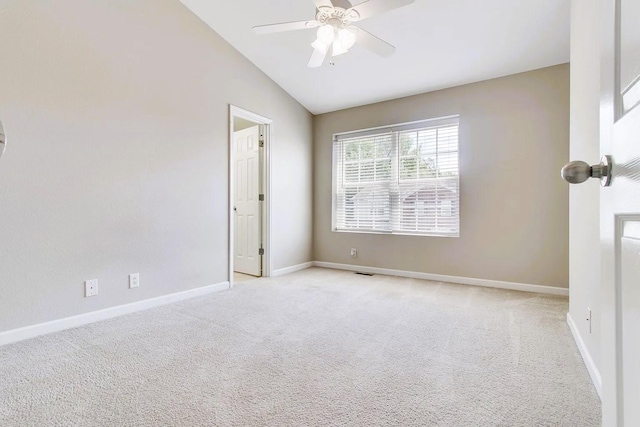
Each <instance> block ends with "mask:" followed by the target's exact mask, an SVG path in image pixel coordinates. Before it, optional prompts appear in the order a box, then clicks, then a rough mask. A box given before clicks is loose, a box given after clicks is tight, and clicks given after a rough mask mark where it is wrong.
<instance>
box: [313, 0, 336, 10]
mask: <svg viewBox="0 0 640 427" xmlns="http://www.w3.org/2000/svg"><path fill="white" fill-rule="evenodd" d="M313 2H314V3H315V4H316V8H318V9H320V8H321V7H333V5H332V4H331V0H313Z"/></svg>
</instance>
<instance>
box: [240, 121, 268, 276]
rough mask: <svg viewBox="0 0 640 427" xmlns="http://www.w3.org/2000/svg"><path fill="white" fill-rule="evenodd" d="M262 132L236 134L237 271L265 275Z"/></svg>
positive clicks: (245, 131) (249, 130)
mask: <svg viewBox="0 0 640 427" xmlns="http://www.w3.org/2000/svg"><path fill="white" fill-rule="evenodd" d="M259 139H260V129H259V127H258V126H255V127H252V128H249V129H245V130H241V131H238V132H235V133H234V149H235V150H234V162H235V171H236V176H235V188H234V190H235V191H234V198H235V200H234V206H235V209H234V212H235V230H234V231H235V233H234V252H235V254H234V270H235V271H238V272H240V273H245V274H251V275H253V276H261V275H262V257H261V256H260V255H259V249H260V233H261V229H260V202H259V200H258V195H259V192H260V142H259Z"/></svg>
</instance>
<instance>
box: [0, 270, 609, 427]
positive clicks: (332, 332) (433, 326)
mask: <svg viewBox="0 0 640 427" xmlns="http://www.w3.org/2000/svg"><path fill="white" fill-rule="evenodd" d="M567 309H568V306H567V299H566V298H563V297H554V296H546V295H536V294H529V293H521V292H512V291H503V290H496V289H485V288H478V287H469V286H463V285H451V284H441V283H435V282H426V281H420V280H412V279H401V278H391V277H386V276H374V277H365V276H358V275H355V274H353V273H349V272H339V271H332V270H326V269H318V268H314V269H309V270H305V271H302V272H299V273H295V274H291V275H288V276H284V277H280V278H277V279H258V280H253V281H250V282H246V283H242V284H238V285H237V286H236V287H235V288H234V289H232V290H230V291H224V292H221V293H217V294H213V295H210V296H206V297H201V298H197V299H192V300H189V301H185V302H182V303H178V304H174V305H170V306H165V307H160V308H156V309H152V310H149V311H145V312H140V313H136V314H132V315H128V316H124V317H120V318H116V319H112V320H109V321H104V322H100V323H96V324H92V325H88V326H85V327H81V328H77V329H74V330H69V331H64V332H61V333H56V334H52V335H48V336H44V337H40V338H36V339H33V340H29V341H25V342H21V343H16V344H13V345H9V346H4V347H0V425H2V426H94V425H99V426H211V425H218V426H576V427H586V426H596V425H600V402H599V400H598V397H597V394H596V393H595V390H594V388H593V386H592V384H591V383H590V380H589V377H588V374H587V371H586V369H585V367H584V365H583V363H582V360H581V359H580V355H579V353H578V351H577V349H576V346H575V344H574V342H573V341H572V338H571V336H570V332H569V329H568V327H567V325H566V323H565V316H566V312H567Z"/></svg>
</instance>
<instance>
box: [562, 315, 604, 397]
mask: <svg viewBox="0 0 640 427" xmlns="http://www.w3.org/2000/svg"><path fill="white" fill-rule="evenodd" d="M567 324H568V325H569V329H570V330H571V334H572V335H573V339H574V340H575V342H576V345H577V346H578V350H580V355H581V356H582V360H583V361H584V364H585V366H586V367H587V371H589V375H590V376H591V381H592V382H593V385H594V386H595V388H596V391H597V392H598V396H600V399H602V377H601V376H600V370H599V369H598V367H597V366H596V364H595V362H594V361H593V359H592V358H591V353H589V349H587V345H586V344H585V343H584V340H583V339H582V335H580V331H579V330H578V327H577V326H576V324H575V322H574V321H573V318H572V317H571V313H567Z"/></svg>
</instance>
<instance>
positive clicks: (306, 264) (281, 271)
mask: <svg viewBox="0 0 640 427" xmlns="http://www.w3.org/2000/svg"><path fill="white" fill-rule="evenodd" d="M313 264H314V263H313V262H311V261H310V262H304V263H302V264H298V265H292V266H291V267H286V268H280V269H278V270H274V271H273V273H272V274H271V277H278V276H284V275H285V274H290V273H295V272H296V271H300V270H306V269H307V268H311V267H313Z"/></svg>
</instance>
